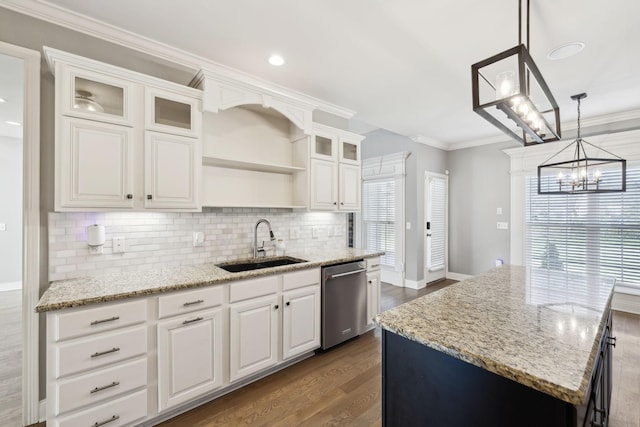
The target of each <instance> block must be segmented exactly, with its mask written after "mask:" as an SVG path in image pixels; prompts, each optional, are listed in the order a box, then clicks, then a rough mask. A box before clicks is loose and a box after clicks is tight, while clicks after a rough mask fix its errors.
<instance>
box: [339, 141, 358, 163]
mask: <svg viewBox="0 0 640 427" xmlns="http://www.w3.org/2000/svg"><path fill="white" fill-rule="evenodd" d="M342 158H343V159H346V160H354V161H358V160H359V159H358V146H357V145H355V144H352V143H350V142H342Z"/></svg>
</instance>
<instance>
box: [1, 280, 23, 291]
mask: <svg viewBox="0 0 640 427" xmlns="http://www.w3.org/2000/svg"><path fill="white" fill-rule="evenodd" d="M20 289H22V282H4V283H0V292H4V291H17V290H20Z"/></svg>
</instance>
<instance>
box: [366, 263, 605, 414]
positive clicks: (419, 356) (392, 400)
mask: <svg viewBox="0 0 640 427" xmlns="http://www.w3.org/2000/svg"><path fill="white" fill-rule="evenodd" d="M612 289H613V280H609V279H606V278H601V277H597V276H587V277H584V276H577V275H574V274H571V273H568V272H564V271H549V270H542V269H528V268H525V267H519V266H503V267H500V268H495V269H493V270H491V271H489V272H487V273H484V274H481V275H479V276H477V277H474V278H471V279H467V280H464V281H462V282H459V283H456V284H454V285H451V286H449V287H447V288H444V289H442V290H440V291H438V292H434V293H432V294H428V295H425V296H424V297H421V298H418V299H416V300H413V301H411V302H408V303H406V304H403V305H401V306H399V307H396V308H394V309H392V310H389V311H386V312H384V313H382V314H380V315H378V316H377V317H376V319H375V321H376V323H377V324H378V325H379V326H380V327H381V328H382V329H383V341H382V390H383V397H382V420H383V425H386V426H395V425H398V426H400V425H402V426H410V425H428V426H449V427H451V426H470V425H473V426H484V425H487V426H489V425H490V426H515V425H518V426H527V425H530V426H541V425H544V426H583V425H589V426H590V425H607V422H608V406H609V400H610V395H611V358H610V352H611V347H612V345H615V344H614V342H615V339H614V338H611V335H610V334H611V317H610V311H611V308H610V307H611V295H612Z"/></svg>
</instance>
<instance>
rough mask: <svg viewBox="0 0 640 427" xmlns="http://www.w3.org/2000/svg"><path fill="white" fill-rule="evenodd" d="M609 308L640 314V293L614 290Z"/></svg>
mask: <svg viewBox="0 0 640 427" xmlns="http://www.w3.org/2000/svg"><path fill="white" fill-rule="evenodd" d="M611 308H612V309H614V310H618V311H626V312H627V313H633V314H640V295H632V294H628V293H623V292H615V293H614V294H613V300H612V301H611Z"/></svg>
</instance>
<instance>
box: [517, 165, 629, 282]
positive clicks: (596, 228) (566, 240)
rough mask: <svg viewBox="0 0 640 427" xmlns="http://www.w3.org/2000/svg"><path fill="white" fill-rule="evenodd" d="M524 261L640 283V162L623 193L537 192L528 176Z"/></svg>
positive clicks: (539, 266)
mask: <svg viewBox="0 0 640 427" xmlns="http://www.w3.org/2000/svg"><path fill="white" fill-rule="evenodd" d="M526 222H527V243H526V257H527V264H528V265H529V266H532V267H538V268H544V269H548V270H558V271H565V272H567V273H569V274H571V273H576V274H583V275H587V274H600V275H604V276H609V277H612V278H615V279H616V280H617V281H622V282H623V283H624V286H629V287H633V288H637V289H640V167H632V168H628V169H627V191H626V192H624V193H608V194H607V193H599V194H595V193H592V194H571V195H548V196H545V195H539V194H538V193H537V178H536V177H535V176H531V177H529V178H528V180H527V209H526Z"/></svg>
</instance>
